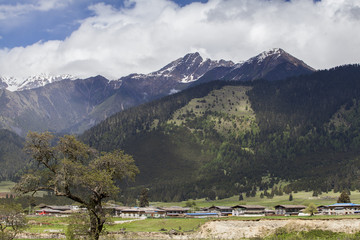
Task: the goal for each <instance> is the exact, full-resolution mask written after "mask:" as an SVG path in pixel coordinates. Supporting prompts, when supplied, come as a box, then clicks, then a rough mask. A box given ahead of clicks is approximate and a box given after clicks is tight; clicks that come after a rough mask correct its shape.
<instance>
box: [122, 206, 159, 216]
mask: <svg viewBox="0 0 360 240" xmlns="http://www.w3.org/2000/svg"><path fill="white" fill-rule="evenodd" d="M165 216H166V212H165V211H164V210H162V209H159V208H152V207H134V208H125V209H122V210H121V217H122V218H161V217H165Z"/></svg>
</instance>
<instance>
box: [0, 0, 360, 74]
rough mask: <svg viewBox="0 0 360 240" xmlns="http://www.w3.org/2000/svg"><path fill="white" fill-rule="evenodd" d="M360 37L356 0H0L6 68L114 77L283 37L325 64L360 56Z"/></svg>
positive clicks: (235, 53) (298, 52)
mask: <svg viewBox="0 0 360 240" xmlns="http://www.w3.org/2000/svg"><path fill="white" fill-rule="evenodd" d="M359 42H360V1H359V0H322V1H316V2H314V1H313V0H291V1H289V0H196V1H195V0H0V77H1V76H3V77H15V78H19V79H24V78H26V77H28V76H31V75H37V74H49V75H58V74H72V75H75V76H78V77H90V76H94V75H98V74H101V75H104V76H105V77H108V78H110V79H117V78H120V77H121V76H124V75H127V74H130V73H133V72H137V73H148V72H151V71H155V70H158V69H159V68H161V67H162V66H164V65H165V64H167V63H168V62H170V61H172V60H174V59H177V58H179V57H182V56H183V55H185V54H186V53H189V52H195V51H197V52H199V53H200V54H201V55H202V56H203V57H204V58H212V59H225V60H233V61H234V62H239V61H242V60H247V59H248V58H250V57H252V56H255V55H257V54H259V53H260V52H262V51H266V50H269V49H271V48H278V47H280V48H283V49H284V50H285V51H287V52H289V53H290V54H292V55H294V56H296V57H298V58H300V59H302V60H303V61H305V62H306V63H307V64H309V65H310V66H312V67H314V68H317V69H323V68H330V67H334V66H337V65H342V64H349V63H359V62H360V59H359V58H360V57H359V56H360V47H359Z"/></svg>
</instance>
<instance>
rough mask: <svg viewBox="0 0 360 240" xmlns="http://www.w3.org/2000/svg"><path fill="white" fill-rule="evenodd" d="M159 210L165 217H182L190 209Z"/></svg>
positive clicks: (164, 208)
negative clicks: (162, 211)
mask: <svg viewBox="0 0 360 240" xmlns="http://www.w3.org/2000/svg"><path fill="white" fill-rule="evenodd" d="M159 209H162V210H164V211H165V214H166V216H167V217H183V216H185V213H187V212H189V210H190V208H184V207H161V208H159Z"/></svg>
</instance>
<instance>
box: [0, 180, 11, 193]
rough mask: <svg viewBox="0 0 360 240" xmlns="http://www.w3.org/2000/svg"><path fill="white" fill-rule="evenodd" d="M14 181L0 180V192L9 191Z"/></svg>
mask: <svg viewBox="0 0 360 240" xmlns="http://www.w3.org/2000/svg"><path fill="white" fill-rule="evenodd" d="M14 185H15V183H14V182H10V181H2V182H0V193H1V192H10V191H11V188H12V187H14Z"/></svg>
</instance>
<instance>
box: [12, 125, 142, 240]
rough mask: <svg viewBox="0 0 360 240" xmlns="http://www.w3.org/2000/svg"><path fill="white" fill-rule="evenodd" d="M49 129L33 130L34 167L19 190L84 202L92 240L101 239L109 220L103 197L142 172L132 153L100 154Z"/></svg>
mask: <svg viewBox="0 0 360 240" xmlns="http://www.w3.org/2000/svg"><path fill="white" fill-rule="evenodd" d="M53 140H54V136H53V135H52V134H50V133H49V132H45V133H36V132H30V133H29V134H28V136H27V140H26V144H25V149H26V151H27V152H28V153H30V154H31V156H32V159H33V160H34V163H36V164H34V168H33V169H32V170H30V171H29V172H28V173H27V174H25V175H23V176H22V178H21V180H20V181H19V182H18V183H17V184H16V186H15V188H14V189H15V190H16V191H17V192H18V193H29V192H33V193H35V192H36V191H40V190H47V191H53V192H54V193H55V195H57V196H65V197H67V198H70V199H72V200H74V201H75V202H78V203H80V204H81V205H82V206H84V207H85V208H86V209H87V212H88V215H89V219H90V228H89V237H90V239H99V236H100V233H101V231H102V230H103V225H104V223H105V220H106V218H105V212H104V210H103V207H102V200H103V199H105V198H108V197H110V196H112V195H114V194H116V193H117V192H118V191H119V188H118V187H117V186H116V183H117V181H119V180H123V179H131V180H133V179H134V178H135V175H136V174H137V173H139V170H138V168H137V167H136V166H135V163H134V160H133V158H132V157H131V156H130V155H127V154H125V153H124V152H123V151H120V150H117V151H114V152H111V153H101V154H99V153H98V152H97V151H96V150H94V149H92V148H90V147H89V146H87V145H86V144H84V143H82V142H80V141H78V140H77V139H76V138H75V137H74V136H70V135H67V136H64V137H61V138H59V140H58V141H57V143H56V144H52V143H53Z"/></svg>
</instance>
